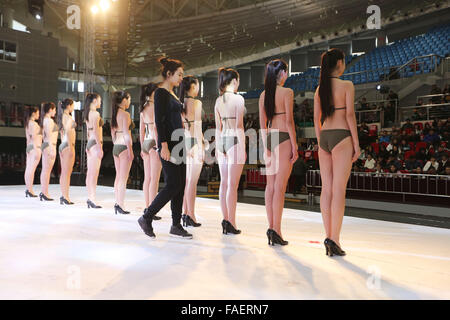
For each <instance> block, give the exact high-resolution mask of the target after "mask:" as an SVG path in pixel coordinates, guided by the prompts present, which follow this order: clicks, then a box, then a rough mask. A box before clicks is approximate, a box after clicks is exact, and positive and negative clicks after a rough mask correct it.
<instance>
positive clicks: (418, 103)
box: [414, 98, 423, 110]
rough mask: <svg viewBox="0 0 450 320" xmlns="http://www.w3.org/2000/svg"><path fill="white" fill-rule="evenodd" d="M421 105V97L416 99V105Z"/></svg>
mask: <svg viewBox="0 0 450 320" xmlns="http://www.w3.org/2000/svg"><path fill="white" fill-rule="evenodd" d="M422 105H423V99H422V98H419V99H417V102H416V106H422ZM414 110H416V109H414Z"/></svg>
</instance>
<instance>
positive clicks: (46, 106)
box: [39, 102, 56, 127]
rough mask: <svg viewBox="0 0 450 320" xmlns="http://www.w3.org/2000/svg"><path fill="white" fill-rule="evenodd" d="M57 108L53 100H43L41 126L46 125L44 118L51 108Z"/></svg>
mask: <svg viewBox="0 0 450 320" xmlns="http://www.w3.org/2000/svg"><path fill="white" fill-rule="evenodd" d="M51 109H56V106H55V104H54V103H53V102H42V103H41V112H40V119H39V123H40V125H41V127H44V118H45V115H46V114H47V113H48V112H49V111H50V110H51Z"/></svg>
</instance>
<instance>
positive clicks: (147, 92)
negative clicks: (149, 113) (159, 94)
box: [140, 82, 158, 112]
mask: <svg viewBox="0 0 450 320" xmlns="http://www.w3.org/2000/svg"><path fill="white" fill-rule="evenodd" d="M156 89H158V84H156V83H153V82H150V83H147V84H144V85H143V86H142V87H141V99H140V112H142V111H144V109H145V107H146V106H147V103H148V101H149V99H150V97H151V95H152V94H153V92H154V91H155V90H156Z"/></svg>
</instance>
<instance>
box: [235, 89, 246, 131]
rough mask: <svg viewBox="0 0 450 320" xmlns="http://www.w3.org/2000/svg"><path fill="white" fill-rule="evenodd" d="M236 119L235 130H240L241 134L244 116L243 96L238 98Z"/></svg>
mask: <svg viewBox="0 0 450 320" xmlns="http://www.w3.org/2000/svg"><path fill="white" fill-rule="evenodd" d="M238 99H239V101H238V105H237V107H238V119H236V121H237V123H236V128H238V129H240V130H242V131H243V132H244V131H245V130H244V115H245V99H244V97H243V96H241V95H240V96H238Z"/></svg>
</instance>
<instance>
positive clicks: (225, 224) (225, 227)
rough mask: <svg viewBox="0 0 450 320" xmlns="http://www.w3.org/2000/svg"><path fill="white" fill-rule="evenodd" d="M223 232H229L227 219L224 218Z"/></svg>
mask: <svg viewBox="0 0 450 320" xmlns="http://www.w3.org/2000/svg"><path fill="white" fill-rule="evenodd" d="M222 233H223V234H227V220H225V219H223V220H222Z"/></svg>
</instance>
